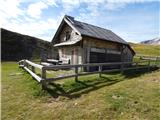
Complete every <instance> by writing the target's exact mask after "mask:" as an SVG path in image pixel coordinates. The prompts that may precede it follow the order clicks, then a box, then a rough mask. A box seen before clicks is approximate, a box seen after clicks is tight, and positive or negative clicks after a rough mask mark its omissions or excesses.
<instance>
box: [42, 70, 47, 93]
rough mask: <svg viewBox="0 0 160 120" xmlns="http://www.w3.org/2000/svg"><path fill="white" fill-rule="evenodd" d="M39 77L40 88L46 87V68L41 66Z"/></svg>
mask: <svg viewBox="0 0 160 120" xmlns="http://www.w3.org/2000/svg"><path fill="white" fill-rule="evenodd" d="M41 77H42V82H41V83H42V89H43V90H45V89H47V83H46V69H45V68H44V67H42V69H41Z"/></svg>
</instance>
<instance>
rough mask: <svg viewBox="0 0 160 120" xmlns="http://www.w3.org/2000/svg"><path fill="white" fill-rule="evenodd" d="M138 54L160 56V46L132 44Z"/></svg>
mask: <svg viewBox="0 0 160 120" xmlns="http://www.w3.org/2000/svg"><path fill="white" fill-rule="evenodd" d="M130 45H131V46H132V48H133V49H134V50H135V51H136V54H141V55H150V56H160V45H144V44H133V43H131V44H130Z"/></svg>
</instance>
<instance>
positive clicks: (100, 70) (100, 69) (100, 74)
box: [99, 65, 102, 77]
mask: <svg viewBox="0 0 160 120" xmlns="http://www.w3.org/2000/svg"><path fill="white" fill-rule="evenodd" d="M99 77H102V66H101V65H100V66H99Z"/></svg>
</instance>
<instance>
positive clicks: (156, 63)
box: [155, 56, 158, 66]
mask: <svg viewBox="0 0 160 120" xmlns="http://www.w3.org/2000/svg"><path fill="white" fill-rule="evenodd" d="M157 65H158V56H157V57H156V61H155V66H157Z"/></svg>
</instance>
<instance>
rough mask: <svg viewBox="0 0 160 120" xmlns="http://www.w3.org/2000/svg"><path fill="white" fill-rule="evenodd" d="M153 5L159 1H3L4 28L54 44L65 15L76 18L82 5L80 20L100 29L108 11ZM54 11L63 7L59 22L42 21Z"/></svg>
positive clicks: (0, 17)
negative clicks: (55, 35) (140, 3)
mask: <svg viewBox="0 0 160 120" xmlns="http://www.w3.org/2000/svg"><path fill="white" fill-rule="evenodd" d="M151 1H157V0H34V1H33V0H0V5H1V7H0V27H4V28H7V29H9V30H13V31H16V32H20V33H23V34H28V35H32V36H35V37H39V38H43V39H48V40H50V39H51V38H52V37H53V33H54V32H55V30H56V29H57V27H58V25H59V23H60V22H61V19H62V18H63V16H64V14H70V13H72V12H73V13H74V14H75V10H77V8H78V9H80V8H81V5H82V4H85V7H82V8H81V9H82V10H81V11H79V12H78V11H76V12H77V13H78V14H77V15H78V17H76V18H78V19H80V20H82V21H85V22H88V23H91V24H95V25H98V24H99V23H100V22H102V21H103V20H99V18H101V19H102V18H104V20H106V18H105V17H106V16H107V15H106V14H103V13H104V12H105V11H108V10H112V11H113V10H119V9H120V8H123V7H125V6H126V5H127V4H134V3H139V2H151ZM23 5H25V7H24V6H23ZM26 7H27V8H26ZM53 7H62V9H61V10H60V13H59V14H58V15H57V17H56V18H53V16H48V17H46V18H45V19H44V18H42V17H41V16H42V15H43V14H45V12H44V10H47V9H49V8H53ZM104 15H106V16H105V17H104ZM107 17H109V16H107ZM52 31H53V33H52ZM49 38H50V39H49Z"/></svg>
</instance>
